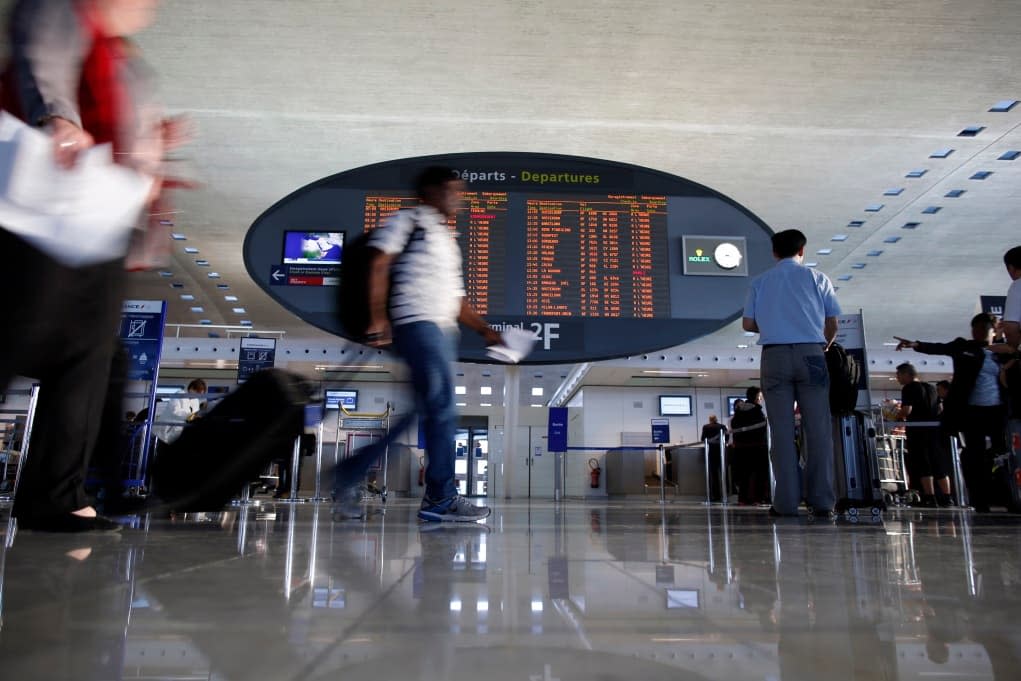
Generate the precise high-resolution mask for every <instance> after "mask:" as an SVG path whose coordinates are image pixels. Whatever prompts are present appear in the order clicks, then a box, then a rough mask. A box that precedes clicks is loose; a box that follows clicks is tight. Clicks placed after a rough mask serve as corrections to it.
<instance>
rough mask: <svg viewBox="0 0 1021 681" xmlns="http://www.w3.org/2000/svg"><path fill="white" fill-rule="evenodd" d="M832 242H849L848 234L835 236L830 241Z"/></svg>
mask: <svg viewBox="0 0 1021 681" xmlns="http://www.w3.org/2000/svg"><path fill="white" fill-rule="evenodd" d="M830 241H847V235H846V234H834V235H833V238H832V239H830Z"/></svg>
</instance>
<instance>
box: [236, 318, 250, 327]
mask: <svg viewBox="0 0 1021 681" xmlns="http://www.w3.org/2000/svg"><path fill="white" fill-rule="evenodd" d="M238 324H240V325H241V326H252V320H250V319H242V320H241V321H240V322H238Z"/></svg>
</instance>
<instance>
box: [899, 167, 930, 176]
mask: <svg viewBox="0 0 1021 681" xmlns="http://www.w3.org/2000/svg"><path fill="white" fill-rule="evenodd" d="M927 172H929V171H928V170H927V169H925V168H915V169H914V170H909V171H908V174H907V175H905V176H904V177H911V178H919V177H921V176H922V175H925V174H926V173H927Z"/></svg>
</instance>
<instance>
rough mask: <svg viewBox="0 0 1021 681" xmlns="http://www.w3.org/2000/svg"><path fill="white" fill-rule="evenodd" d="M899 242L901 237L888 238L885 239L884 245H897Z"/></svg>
mask: <svg viewBox="0 0 1021 681" xmlns="http://www.w3.org/2000/svg"><path fill="white" fill-rule="evenodd" d="M898 241H900V237H899V236H888V237H886V238H885V239H883V243H884V244H895V243H897V242H898Z"/></svg>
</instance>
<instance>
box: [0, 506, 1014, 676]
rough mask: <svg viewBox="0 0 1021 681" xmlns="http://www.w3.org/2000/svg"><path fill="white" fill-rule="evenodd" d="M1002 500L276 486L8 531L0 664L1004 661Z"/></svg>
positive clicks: (1008, 600)
mask: <svg viewBox="0 0 1021 681" xmlns="http://www.w3.org/2000/svg"><path fill="white" fill-rule="evenodd" d="M1018 520H1019V519H1018V518H1010V517H999V518H989V517H983V516H973V515H970V514H965V513H959V512H926V513H918V512H901V513H897V512H894V513H891V514H890V515H889V516H888V517H887V518H886V519H885V522H883V523H881V524H863V525H849V524H836V525H835V524H832V523H813V522H809V521H806V520H794V521H791V520H782V521H778V522H772V521H771V520H770V519H769V518H767V517H766V516H764V515H763V514H762V513H761V512H757V511H753V510H744V509H721V508H706V507H704V506H698V505H682V504H666V505H662V506H661V505H658V504H643V503H611V504H600V505H591V504H585V503H582V502H568V503H566V504H562V505H555V504H552V503H532V504H527V503H507V504H502V505H497V510H496V512H495V513H494V515H493V517H492V518H491V522H490V524H489V525H488V526H487V525H472V526H446V525H420V524H419V523H418V522H417V520H416V519H415V504H413V503H411V502H403V501H400V500H397V501H394V500H391V502H390V504H389V505H388V508H387V509H386V512H385V513H383V512H376V513H374V514H373V515H371V516H370V517H369V518H368V520H366V521H364V522H353V523H351V522H343V523H337V522H333V521H332V519H331V516H330V515H329V513H328V509H327V508H325V507H322V508H317V507H315V506H313V505H286V504H280V505H277V506H270V507H260V508H254V507H245V508H238V509H233V510H232V511H231V512H228V513H220V514H197V515H187V516H177V517H174V518H169V519H168V518H153V517H139V518H135V519H133V520H132V522H131V525H132V527H131V528H130V529H127V530H125V531H124V532H123V533H121V535H119V536H116V535H113V536H96V537H76V536H67V537H61V536H53V535H42V534H34V533H26V532H23V533H20V534H19V533H14V532H13V531H12V529H13V528H11V527H10V526H8V532H7V536H6V539H7V541H5V542H4V545H5V547H6V548H5V549H4V551H3V554H2V556H0V669H2V671H3V678H39V679H47V680H49V679H54V680H57V679H217V680H220V679H223V680H233V679H239V680H240V679H262V678H265V679H306V678H323V679H326V678H337V677H338V676H339V675H343V677H344V678H345V679H361V678H366V679H368V678H372V679H380V678H414V679H449V678H454V677H457V676H462V675H468V676H472V675H477V674H484V675H485V677H486V678H489V679H504V678H507V679H525V678H528V679H533V678H534V679H550V681H552V680H553V679H562V680H564V681H567V680H569V679H593V678H600V679H616V678H621V679H624V678H627V679H634V678H643V679H657V678H664V679H665V678H671V679H686V678H692V679H695V678H713V679H717V678H719V679H782V680H784V681H791V680H799V679H818V678H826V679H866V678H867V679H891V680H892V679H921V678H930V677H934V676H938V677H946V678H955V677H956V678H967V679H980V678H989V679H1001V680H1002V679H1014V678H1017V670H1018V669H1019V668H1021V666H1019V663H1021V659H1019V658H1021V635H1019V634H1018V633H1017V627H1016V626H1015V622H1016V621H1017V619H1018V616H1019V615H1021V603H1019V597H1018V593H1019V587H1021V551H1019V549H1021V531H1019V524H1018V523H1017V521H1018Z"/></svg>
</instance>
